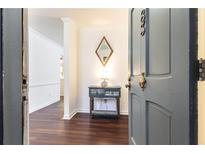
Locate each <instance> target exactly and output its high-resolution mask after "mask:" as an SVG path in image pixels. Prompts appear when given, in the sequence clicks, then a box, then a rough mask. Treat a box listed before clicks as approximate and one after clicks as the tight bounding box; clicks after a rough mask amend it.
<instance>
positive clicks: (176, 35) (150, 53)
mask: <svg viewBox="0 0 205 154" xmlns="http://www.w3.org/2000/svg"><path fill="white" fill-rule="evenodd" d="M191 12H194V11H191V10H190V9H132V10H130V51H129V52H130V53H129V55H130V56H129V57H130V58H129V62H130V90H129V142H130V144H192V141H191V140H192V137H193V134H194V133H195V132H193V131H195V130H194V129H193V128H191V127H190V126H191V122H192V121H191V120H192V118H193V117H194V116H190V115H192V112H193V109H192V108H193V107H192V106H191V105H193V103H194V100H192V97H191V96H193V97H194V93H195V91H194V88H192V86H193V83H194V84H195V83H196V82H194V81H193V82H192V79H191V76H190V73H191V72H192V70H191V67H190V64H191V62H192V60H193V58H190V55H191V53H192V52H193V51H192V49H193V47H192V46H191V44H193V45H195V44H194V43H193V42H194V41H195V43H196V40H197V39H195V40H194V39H193V38H192V39H193V40H192V42H191V41H190V40H191V35H192V34H191V32H190V27H191V26H192V25H193V24H194V23H196V20H194V19H192V18H191V17H192V16H191ZM195 13H196V11H195ZM193 36H194V34H193ZM195 47H196V46H195ZM195 51H196V50H195ZM193 57H194V56H193ZM191 89H192V90H193V91H192V94H191V93H190V92H191ZM192 124H193V127H194V123H192Z"/></svg>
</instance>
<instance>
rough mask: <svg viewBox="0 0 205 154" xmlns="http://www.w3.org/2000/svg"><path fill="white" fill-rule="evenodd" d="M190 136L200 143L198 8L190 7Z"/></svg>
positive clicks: (191, 141) (192, 141)
mask: <svg viewBox="0 0 205 154" xmlns="http://www.w3.org/2000/svg"><path fill="white" fill-rule="evenodd" d="M189 10H190V11H189V18H190V20H189V21H190V26H189V31H190V32H189V33H190V40H189V49H190V52H189V54H190V55H189V63H190V65H189V70H190V72H189V85H190V87H189V100H190V103H189V119H190V123H189V129H190V133H189V138H190V144H191V145H195V144H198V91H197V87H198V85H197V81H198V76H199V74H198V9H197V8H191V9H189Z"/></svg>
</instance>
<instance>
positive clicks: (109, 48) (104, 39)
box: [95, 36, 113, 66]
mask: <svg viewBox="0 0 205 154" xmlns="http://www.w3.org/2000/svg"><path fill="white" fill-rule="evenodd" d="M103 41H105V43H106V45H107V47H108V50H110V53H109V55H108V56H107V58H106V60H103V58H101V57H100V55H99V54H98V52H99V51H100V48H101V46H102V43H103ZM95 53H96V54H97V56H98V58H99V59H100V62H101V63H102V64H103V66H105V65H106V64H107V62H108V60H109V59H110V57H111V55H112V53H113V49H112V48H111V46H110V44H109V43H108V41H107V39H106V37H105V36H103V38H102V40H101V41H100V44H99V45H98V47H97V49H96V51H95Z"/></svg>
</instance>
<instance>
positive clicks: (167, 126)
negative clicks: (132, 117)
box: [146, 101, 172, 145]
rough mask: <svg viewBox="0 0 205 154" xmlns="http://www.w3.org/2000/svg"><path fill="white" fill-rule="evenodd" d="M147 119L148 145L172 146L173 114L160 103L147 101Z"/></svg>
mask: <svg viewBox="0 0 205 154" xmlns="http://www.w3.org/2000/svg"><path fill="white" fill-rule="evenodd" d="M146 117H147V119H146V120H147V129H148V130H147V131H148V132H147V144H160V145H163V144H165V145H167V144H171V136H172V134H171V132H172V113H171V112H170V111H168V110H167V109H165V108H163V107H161V106H159V105H158V103H153V102H149V101H147V110H146ZM159 136H160V138H159Z"/></svg>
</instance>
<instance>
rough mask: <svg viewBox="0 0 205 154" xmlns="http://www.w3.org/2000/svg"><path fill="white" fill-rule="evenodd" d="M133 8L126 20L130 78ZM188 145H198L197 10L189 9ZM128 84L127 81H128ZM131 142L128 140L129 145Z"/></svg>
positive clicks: (129, 73) (129, 109)
mask: <svg viewBox="0 0 205 154" xmlns="http://www.w3.org/2000/svg"><path fill="white" fill-rule="evenodd" d="M133 11H134V8H132V9H130V10H129V19H128V28H129V32H128V35H129V37H128V41H129V43H128V47H129V49H128V59H129V60H128V61H129V64H128V77H129V78H130V76H131V70H132V69H131V64H132V58H131V57H132V52H131V50H132V35H133V34H132V15H133V13H132V12H133ZM189 19H190V20H189V22H190V23H189V25H190V26H189V33H190V36H189V38H190V39H189V49H190V51H189V66H188V67H189V70H190V71H189V85H190V87H189V100H190V102H189V144H191V145H195V144H198V110H197V107H198V105H197V104H198V98H197V97H198V93H197V81H198V34H197V33H198V9H197V8H189ZM146 23H147V22H146ZM128 82H129V81H128ZM128 100H129V101H128V102H129V103H128V111H129V113H131V104H130V102H131V101H130V100H131V96H130V92H129V95H128ZM130 120H131V118H129V137H130V135H131V134H130V131H131V130H130V128H131V121H130ZM131 143H132V142H131V141H130V138H129V144H131Z"/></svg>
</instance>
